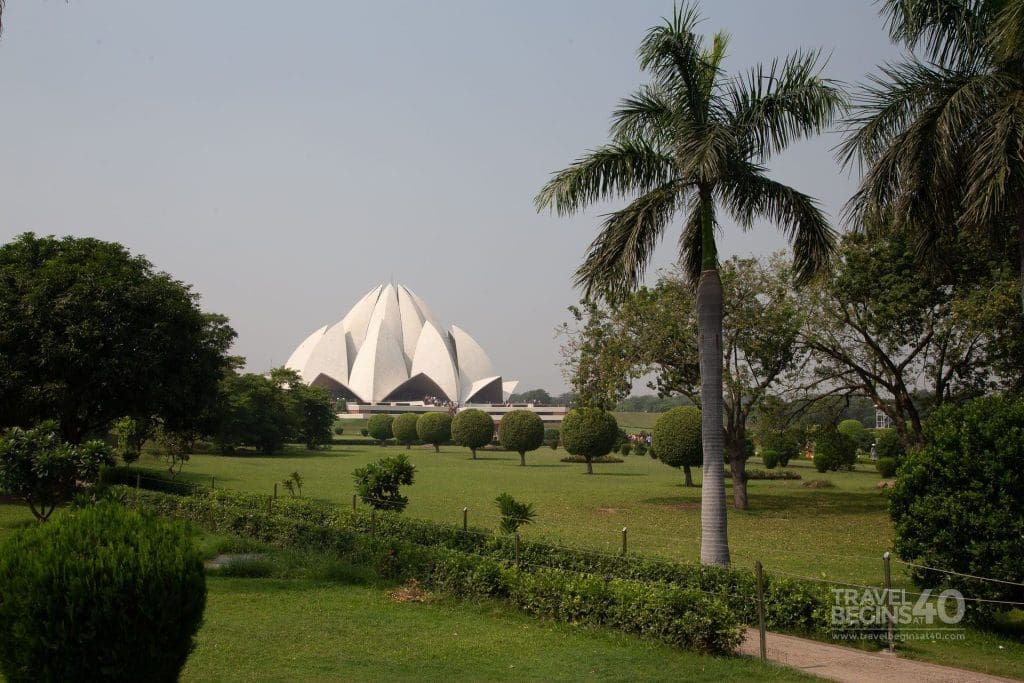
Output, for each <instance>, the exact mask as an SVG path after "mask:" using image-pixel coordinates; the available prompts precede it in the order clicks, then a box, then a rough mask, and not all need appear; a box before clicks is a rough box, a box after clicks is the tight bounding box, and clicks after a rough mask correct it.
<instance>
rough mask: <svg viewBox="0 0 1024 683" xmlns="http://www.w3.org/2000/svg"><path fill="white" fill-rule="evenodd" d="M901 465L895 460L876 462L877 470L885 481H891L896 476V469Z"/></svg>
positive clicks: (883, 459) (879, 460)
mask: <svg viewBox="0 0 1024 683" xmlns="http://www.w3.org/2000/svg"><path fill="white" fill-rule="evenodd" d="M898 466H899V463H898V462H896V460H895V459H893V458H879V459H878V460H876V461H875V469H877V470H878V473H879V474H880V475H882V478H883V479H891V478H892V477H895V476H896V468H897V467H898Z"/></svg>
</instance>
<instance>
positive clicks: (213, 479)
mask: <svg viewBox="0 0 1024 683" xmlns="http://www.w3.org/2000/svg"><path fill="white" fill-rule="evenodd" d="M215 488H217V477H210V490H211V491H212V490H213V489H215Z"/></svg>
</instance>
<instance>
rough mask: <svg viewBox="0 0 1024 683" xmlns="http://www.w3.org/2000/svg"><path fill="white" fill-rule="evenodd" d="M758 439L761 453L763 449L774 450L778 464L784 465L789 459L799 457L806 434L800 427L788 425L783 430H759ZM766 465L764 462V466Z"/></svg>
mask: <svg viewBox="0 0 1024 683" xmlns="http://www.w3.org/2000/svg"><path fill="white" fill-rule="evenodd" d="M758 441H759V442H760V444H761V451H762V454H763V453H764V452H765V451H772V452H774V453H775V454H776V455H777V456H778V461H777V462H778V464H779V465H782V466H783V467H785V466H786V465H788V464H789V461H790V460H792V459H794V458H799V457H800V456H801V455H802V454H803V450H804V444H805V443H806V441H807V435H806V433H805V432H804V430H803V429H802V428H800V427H790V428H788V429H784V430H768V431H763V432H760V433H759V436H758ZM762 457H763V456H762ZM767 466H768V465H767V463H766V464H765V467H767Z"/></svg>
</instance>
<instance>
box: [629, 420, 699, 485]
mask: <svg viewBox="0 0 1024 683" xmlns="http://www.w3.org/2000/svg"><path fill="white" fill-rule="evenodd" d="M700 421H701V414H700V409H699V408H695V407H693V406H678V407H676V408H672V409H671V410H669V411H668V412H666V413H663V414H662V415H661V416H660V417H658V420H657V422H655V423H654V433H653V434H652V442H651V445H652V446H653V448H654V451H655V452H656V453H657V456H658V460H661V461H662V462H663V463H665V464H666V465H668V466H669V467H681V468H682V469H683V475H684V483H685V484H686V485H687V486H693V476H692V474H691V473H690V468H691V467H699V466H700V465H701V463H702V460H703V457H704V446H703V444H702V442H701V427H700ZM638 454H639V450H638Z"/></svg>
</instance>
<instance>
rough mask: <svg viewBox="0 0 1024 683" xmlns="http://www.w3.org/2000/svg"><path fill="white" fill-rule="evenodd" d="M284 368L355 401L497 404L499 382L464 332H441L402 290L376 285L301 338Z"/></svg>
mask: <svg viewBox="0 0 1024 683" xmlns="http://www.w3.org/2000/svg"><path fill="white" fill-rule="evenodd" d="M285 366H286V367H288V368H291V369H292V370H295V371H297V372H298V373H299V374H300V375H301V376H302V379H303V381H305V382H307V383H309V384H313V385H316V386H323V387H325V388H326V389H327V390H328V391H330V392H331V394H333V395H334V396H336V397H339V398H345V399H348V400H350V401H355V402H357V403H390V402H409V401H422V400H424V399H425V398H426V397H434V398H436V399H439V400H443V401H451V402H452V403H499V402H502V401H505V400H507V399H508V397H509V395H510V394H511V393H512V392H513V391H514V390H515V387H516V385H517V384H518V382H517V381H510V382H505V381H503V380H502V378H501V375H499V374H497V373H496V372H495V371H494V365H493V364H492V363H491V359H490V358H488V357H487V354H486V353H485V352H484V350H483V348H482V347H481V346H480V344H479V343H477V341H476V340H475V339H473V337H471V336H470V335H469V334H468V333H467V332H466V331H465V330H463V329H461V328H459V327H456V326H454V325H452V326H451V328H450V329H445V328H444V327H443V326H442V325H441V323H440V322H438V320H437V318H436V317H434V314H433V313H432V312H431V311H430V309H429V308H428V307H427V305H426V304H425V303H424V302H423V300H422V299H420V298H419V297H418V296H416V294H414V293H413V292H412V290H410V289H409V288H408V287H404V286H402V285H390V284H389V285H379V286H377V287H375V288H373V289H372V290H370V291H369V292H368V293H367V294H366V295H365V296H364V297H363V298H361V299H360V300H359V301H358V302H357V303H356V304H355V306H353V307H352V310H350V311H349V312H348V313H347V314H346V315H345V317H344V318H342V319H341V320H340V321H338V322H337V323H335V324H333V325H325V326H324V327H321V328H320V329H318V330H316V331H315V332H313V334H311V335H309V336H308V337H307V338H306V339H305V341H303V342H302V343H301V344H299V346H298V347H297V348H296V349H295V351H294V352H293V353H292V355H291V356H290V357H289V358H288V361H287V362H286V363H285Z"/></svg>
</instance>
